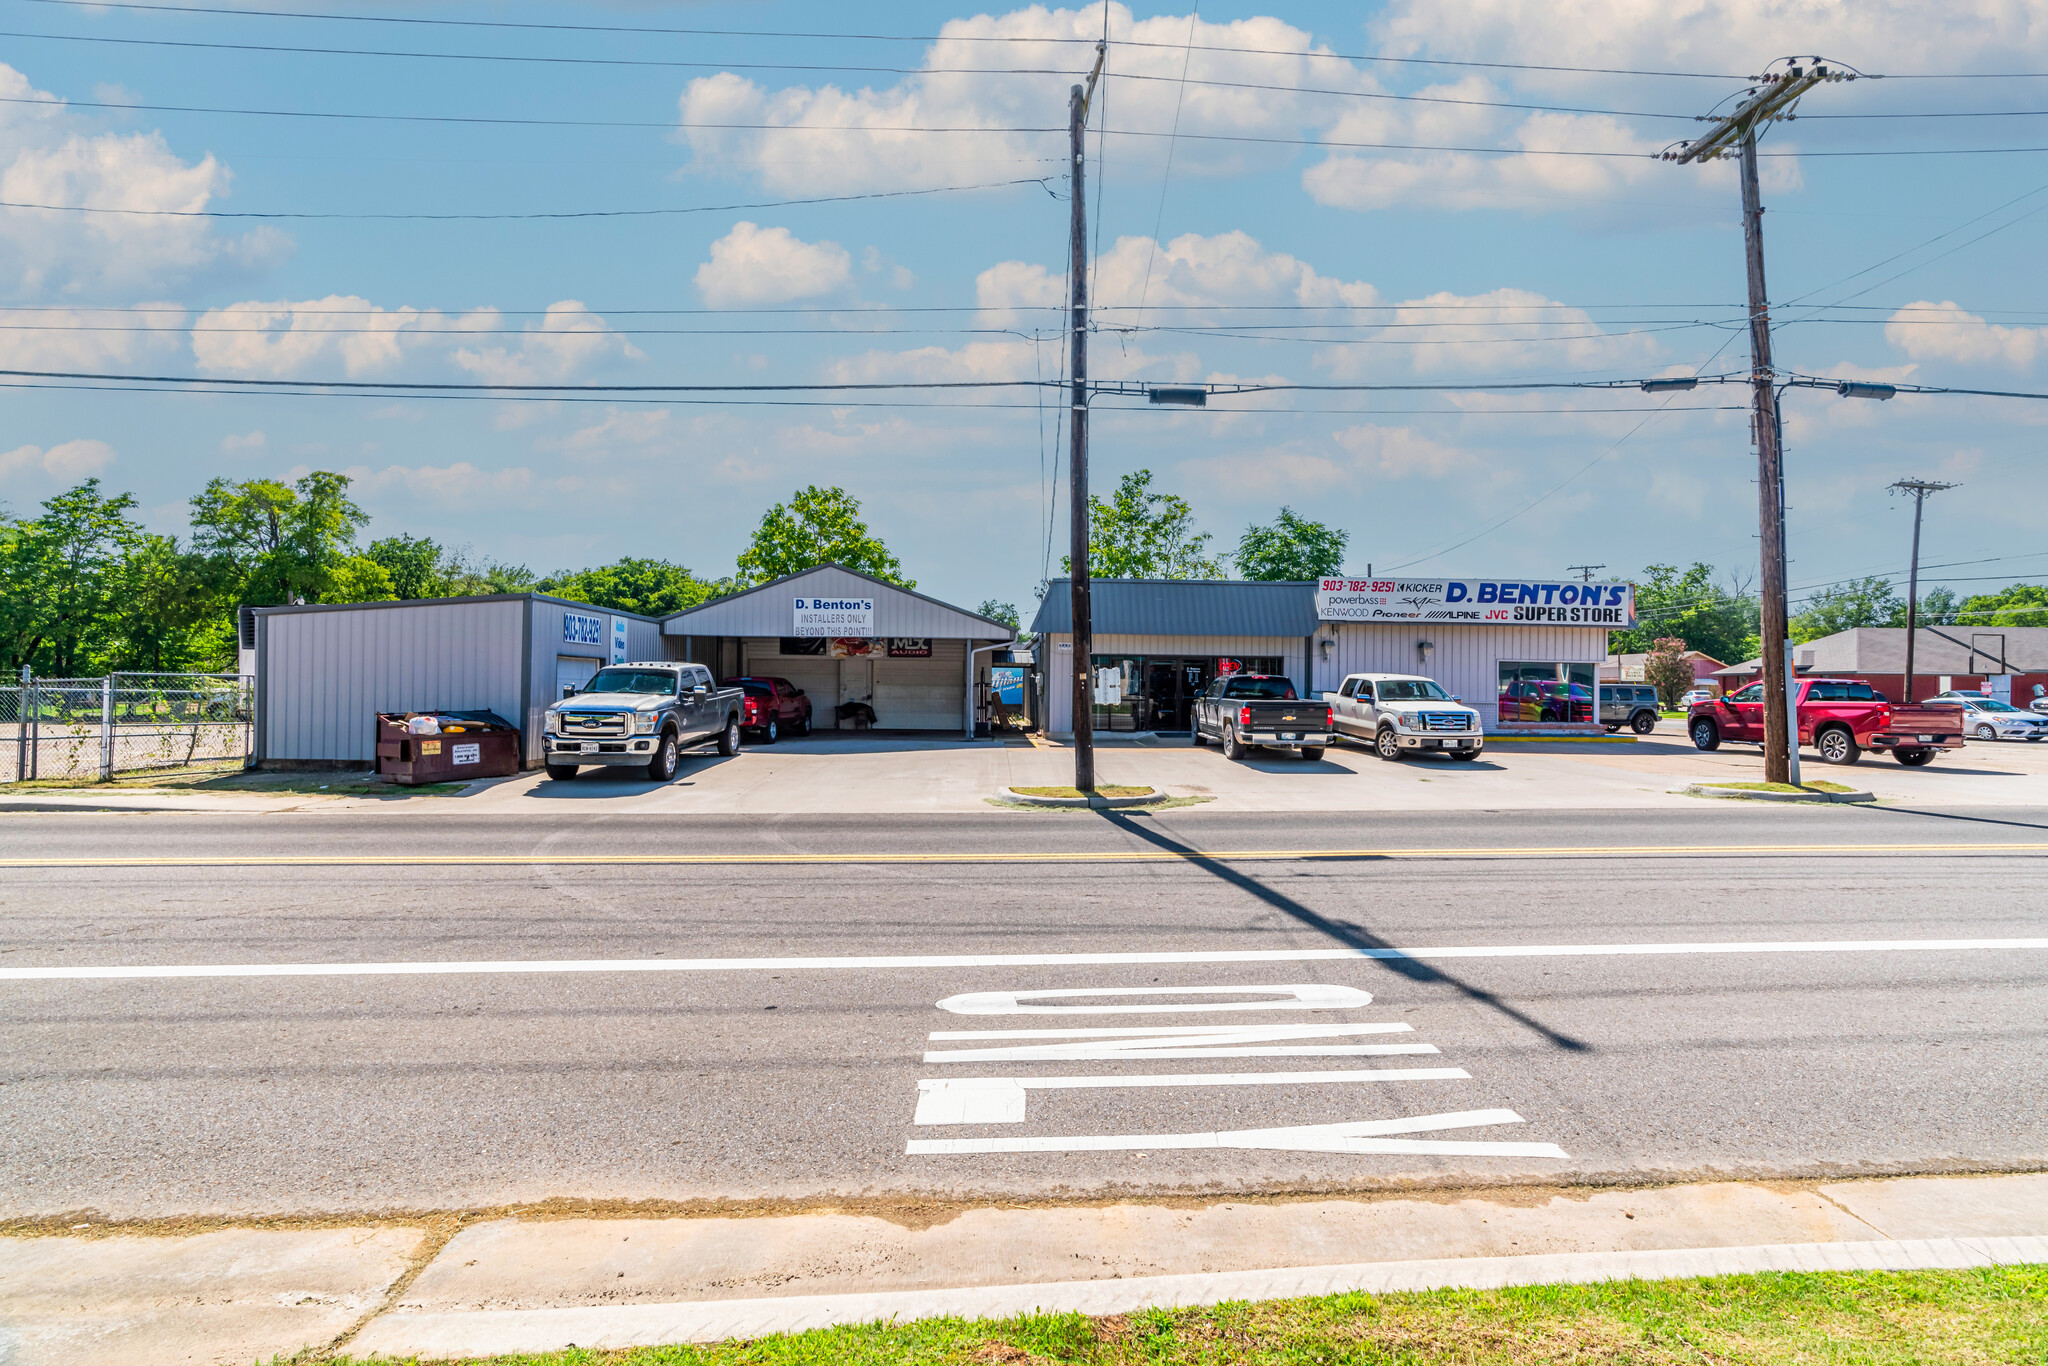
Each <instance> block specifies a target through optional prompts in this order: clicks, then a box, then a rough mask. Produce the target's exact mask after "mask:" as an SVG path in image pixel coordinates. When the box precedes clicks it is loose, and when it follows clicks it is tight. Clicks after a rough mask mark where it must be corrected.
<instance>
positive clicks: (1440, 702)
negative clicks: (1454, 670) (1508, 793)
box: [1323, 674, 1486, 760]
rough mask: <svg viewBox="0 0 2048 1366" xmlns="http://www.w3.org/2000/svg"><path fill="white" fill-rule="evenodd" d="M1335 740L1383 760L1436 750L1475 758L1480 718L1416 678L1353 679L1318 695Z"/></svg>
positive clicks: (1482, 739)
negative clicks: (1344, 739) (1364, 747)
mask: <svg viewBox="0 0 2048 1366" xmlns="http://www.w3.org/2000/svg"><path fill="white" fill-rule="evenodd" d="M1323 700H1324V701H1325V702H1328V703H1329V704H1330V721H1331V724H1332V725H1333V726H1334V727H1335V728H1336V732H1337V734H1338V735H1340V736H1349V737H1350V738H1352V739H1354V740H1360V741H1363V742H1364V743H1366V744H1368V745H1370V746H1372V749H1373V752H1374V753H1375V754H1377V755H1379V756H1380V758H1382V759H1389V760H1392V759H1403V758H1406V757H1407V756H1408V755H1410V754H1413V753H1416V752H1417V751H1427V750H1435V751H1437V752H1438V753H1442V754H1448V755H1450V756H1451V757H1452V758H1453V759H1477V758H1478V757H1479V752H1480V751H1481V750H1483V749H1485V748H1486V736H1485V735H1484V734H1483V733H1482V732H1481V731H1480V728H1479V713H1478V712H1477V711H1475V710H1473V709H1472V708H1471V707H1468V706H1466V705H1464V704H1463V703H1462V702H1460V701H1459V700H1458V699H1457V698H1455V697H1453V696H1451V695H1450V694H1449V693H1447V692H1445V691H1444V687H1443V684H1441V683H1439V682H1437V681H1436V680H1435V679H1433V678H1423V677H1421V676H1420V675H1417V674H1352V675H1351V676H1350V677H1348V678H1346V679H1345V680H1344V683H1343V686H1342V687H1340V688H1338V689H1337V691H1335V692H1326V693H1324V694H1323Z"/></svg>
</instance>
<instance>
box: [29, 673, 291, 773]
mask: <svg viewBox="0 0 2048 1366" xmlns="http://www.w3.org/2000/svg"><path fill="white" fill-rule="evenodd" d="M254 682H255V681H254V680H253V679H251V678H249V677H248V676H247V675H244V674H139V673H126V674H108V675H107V676H106V677H104V678H34V677H28V676H24V677H23V678H21V679H20V680H18V681H15V682H12V683H10V684H9V685H8V686H6V687H0V782H17V781H20V780H23V779H28V778H44V779H85V780H91V779H95V778H101V779H105V778H113V777H117V776H119V775H121V774H129V773H147V772H150V771H153V770H156V769H170V768H187V767H191V766H194V765H208V764H217V765H220V766H223V767H228V766H235V767H239V766H241V765H243V764H246V763H247V762H248V760H249V754H250V746H251V744H252V743H253V741H254V739H255V719H256V710H255V686H254Z"/></svg>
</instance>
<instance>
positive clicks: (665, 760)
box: [647, 730, 677, 783]
mask: <svg viewBox="0 0 2048 1366" xmlns="http://www.w3.org/2000/svg"><path fill="white" fill-rule="evenodd" d="M676 757H677V756H676V733H675V732H674V731H672V730H665V731H663V732H662V733H661V743H660V744H658V745H656V746H655V747H654V758H652V759H651V760H649V761H648V764H647V777H648V778H649V780H650V781H653V782H657V783H665V782H667V781H668V780H669V779H671V778H673V777H675V776H676Z"/></svg>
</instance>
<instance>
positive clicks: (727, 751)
mask: <svg viewBox="0 0 2048 1366" xmlns="http://www.w3.org/2000/svg"><path fill="white" fill-rule="evenodd" d="M718 752H719V753H720V754H723V755H724V756H725V757H726V758H728V759H730V758H732V756H733V755H735V754H738V753H739V752H740V718H739V717H737V716H728V717H727V718H726V719H725V729H724V730H722V731H720V732H718Z"/></svg>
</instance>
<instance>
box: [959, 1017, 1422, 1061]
mask: <svg viewBox="0 0 2048 1366" xmlns="http://www.w3.org/2000/svg"><path fill="white" fill-rule="evenodd" d="M1414 1029H1415V1027H1414V1026H1413V1025H1406V1024H1355V1025H1238V1026H1233V1025H1216V1026H1213V1027H1210V1028H1202V1027H1200V1026H1196V1027H1192V1028H1188V1029H1176V1030H1165V1029H1145V1030H1136V1029H1134V1030H1131V1031H1129V1033H1128V1034H1126V1033H1125V1031H1122V1030H1111V1029H1087V1030H1074V1031H1072V1033H1073V1034H1085V1035H1093V1036H1095V1037H1093V1038H1090V1039H1088V1040H1086V1041H1085V1042H1083V1041H1080V1040H1073V1041H1071V1042H1067V1043H1035V1044H1010V1045H1005V1046H1003V1047H1000V1048H950V1049H942V1050H938V1051H935V1052H929V1053H926V1054H925V1055H924V1060H925V1061H926V1062H1045V1061H1049V1060H1053V1059H1059V1060H1063V1061H1065V1060H1082V1059H1090V1058H1093V1059H1098V1060H1100V1059H1121V1058H1307V1057H1332V1056H1361V1055H1362V1056H1367V1057H1378V1056H1385V1055H1388V1054H1399V1053H1434V1052H1436V1047H1435V1046H1434V1045H1433V1044H1426V1043H1411V1044H1355V1043H1346V1044H1336V1043H1318V1044H1304V1043H1301V1042H1299V1040H1302V1039H1339V1038H1356V1037H1357V1036H1358V1035H1360V1034H1409V1033H1413V1032H1414ZM1068 1033H1069V1031H1067V1030H1051V1029H1047V1030H1009V1029H992V1030H990V1031H988V1032H987V1033H985V1034H971V1033H965V1032H959V1031H941V1033H939V1034H934V1035H932V1037H933V1038H935V1039H936V1038H939V1037H941V1035H942V1034H943V1035H944V1036H945V1037H950V1038H956V1039H973V1038H981V1039H1002V1038H1015V1037H1017V1036H1019V1035H1030V1034H1038V1035H1053V1034H1068ZM1161 1035H1166V1036H1167V1037H1164V1038H1162V1037H1160V1036H1161ZM1104 1036H1114V1037H1104Z"/></svg>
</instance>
